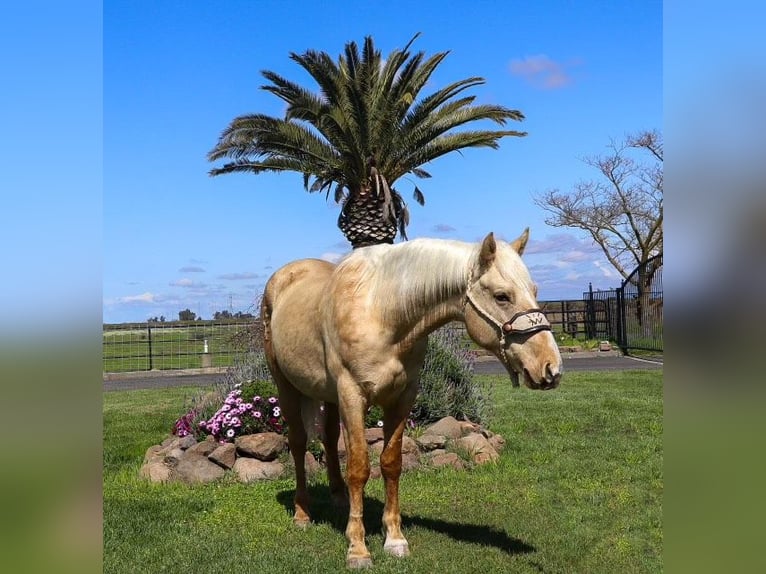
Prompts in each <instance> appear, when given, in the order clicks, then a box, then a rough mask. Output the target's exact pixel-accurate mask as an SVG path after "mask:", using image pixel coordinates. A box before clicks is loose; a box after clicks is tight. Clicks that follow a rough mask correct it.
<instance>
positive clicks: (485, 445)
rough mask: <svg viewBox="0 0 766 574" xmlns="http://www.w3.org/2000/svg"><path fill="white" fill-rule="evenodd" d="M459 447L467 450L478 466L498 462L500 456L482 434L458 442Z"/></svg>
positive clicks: (470, 435) (474, 434) (473, 434)
mask: <svg viewBox="0 0 766 574" xmlns="http://www.w3.org/2000/svg"><path fill="white" fill-rule="evenodd" d="M456 444H457V446H458V447H460V448H463V449H465V450H466V451H467V452H468V454H469V455H470V457H471V460H473V462H475V463H476V464H484V463H487V462H492V461H495V460H497V459H498V458H499V457H500V455H498V454H497V451H496V450H495V449H494V448H492V445H491V444H490V443H489V441H488V440H487V439H486V438H485V437H484V435H482V434H480V433H471V434H469V435H467V436H464V437H463V438H461V439H458V440H457V441H456Z"/></svg>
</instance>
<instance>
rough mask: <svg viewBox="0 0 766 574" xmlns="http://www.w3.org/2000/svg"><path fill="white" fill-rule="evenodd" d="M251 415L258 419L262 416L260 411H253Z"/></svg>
mask: <svg viewBox="0 0 766 574" xmlns="http://www.w3.org/2000/svg"><path fill="white" fill-rule="evenodd" d="M253 416H254V417H255V418H257V419H259V418H261V416H263V415H261V411H253Z"/></svg>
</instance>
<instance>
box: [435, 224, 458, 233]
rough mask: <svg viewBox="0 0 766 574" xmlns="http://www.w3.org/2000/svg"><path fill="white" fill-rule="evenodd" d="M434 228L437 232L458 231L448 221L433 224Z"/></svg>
mask: <svg viewBox="0 0 766 574" xmlns="http://www.w3.org/2000/svg"><path fill="white" fill-rule="evenodd" d="M433 230H434V232H435V233H452V232H454V231H457V229H455V228H454V227H452V226H451V225H448V224H446V223H437V224H436V225H434V226H433Z"/></svg>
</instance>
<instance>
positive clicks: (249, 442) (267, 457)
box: [234, 432, 287, 462]
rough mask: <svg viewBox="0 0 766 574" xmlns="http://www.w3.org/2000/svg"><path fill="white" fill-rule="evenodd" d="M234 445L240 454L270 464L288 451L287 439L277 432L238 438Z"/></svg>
mask: <svg viewBox="0 0 766 574" xmlns="http://www.w3.org/2000/svg"><path fill="white" fill-rule="evenodd" d="M234 444H235V445H236V446H237V452H239V453H240V454H242V455H244V456H249V457H252V458H257V459H258V460H262V461H266V462H268V461H271V460H274V459H275V458H277V457H278V456H279V455H280V454H281V453H283V452H284V451H285V450H286V449H287V438H285V437H284V436H282V435H281V434H277V433H275V432H264V433H258V434H249V435H245V436H238V437H237V438H236V439H234Z"/></svg>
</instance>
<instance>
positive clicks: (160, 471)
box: [138, 461, 175, 482]
mask: <svg viewBox="0 0 766 574" xmlns="http://www.w3.org/2000/svg"><path fill="white" fill-rule="evenodd" d="M138 475H139V476H140V477H141V478H145V479H147V480H149V481H150V482H169V481H171V480H173V479H174V478H175V474H174V472H173V469H172V468H170V467H169V466H167V465H166V464H163V463H162V462H159V461H154V462H148V463H146V464H145V465H143V466H142V467H141V470H140V471H139V472H138Z"/></svg>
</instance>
